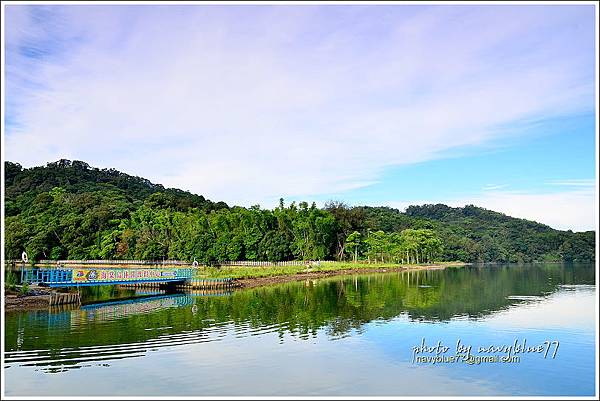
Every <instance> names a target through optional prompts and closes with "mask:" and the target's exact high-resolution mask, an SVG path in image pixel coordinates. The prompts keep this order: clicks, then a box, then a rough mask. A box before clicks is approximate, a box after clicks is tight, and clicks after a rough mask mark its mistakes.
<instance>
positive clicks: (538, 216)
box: [387, 189, 598, 231]
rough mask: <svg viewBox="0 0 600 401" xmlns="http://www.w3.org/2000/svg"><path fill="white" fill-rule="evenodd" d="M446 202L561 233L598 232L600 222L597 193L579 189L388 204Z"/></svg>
mask: <svg viewBox="0 0 600 401" xmlns="http://www.w3.org/2000/svg"><path fill="white" fill-rule="evenodd" d="M427 203H444V204H446V205H448V206H452V207H463V206H465V205H470V204H472V205H476V206H480V207H483V208H486V209H489V210H494V211H496V212H500V213H504V214H506V215H508V216H512V217H518V218H523V219H527V220H533V221H537V222H539V223H543V224H546V225H549V226H550V227H552V228H555V229H558V230H573V231H588V230H596V231H597V229H598V227H597V226H596V223H597V221H598V217H597V209H596V198H595V191H594V190H593V189H579V190H570V191H563V192H554V193H525V192H516V191H486V192H482V193H481V194H479V195H474V196H471V197H468V198H464V199H436V200H421V201H411V202H394V201H391V202H388V203H387V204H388V205H390V206H392V207H395V208H398V209H400V210H404V209H405V208H406V207H408V206H410V205H415V204H427Z"/></svg>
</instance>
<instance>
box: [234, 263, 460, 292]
mask: <svg viewBox="0 0 600 401" xmlns="http://www.w3.org/2000/svg"><path fill="white" fill-rule="evenodd" d="M466 265H467V263H462V262H456V263H445V264H428V265H414V266H413V265H408V266H406V265H404V266H402V265H399V266H397V267H373V268H367V267H356V268H352V269H340V270H318V271H308V272H299V273H296V274H281V275H276V276H265V277H249V278H238V279H235V282H236V283H237V284H239V288H241V289H244V288H257V287H264V286H268V285H275V284H280V283H287V282H292V281H302V280H310V279H319V278H325V277H334V276H346V275H356V274H371V273H393V272H401V271H419V270H443V269H445V268H447V267H463V266H466Z"/></svg>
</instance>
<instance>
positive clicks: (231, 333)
mask: <svg viewBox="0 0 600 401" xmlns="http://www.w3.org/2000/svg"><path fill="white" fill-rule="evenodd" d="M594 283H595V272H594V268H593V266H560V265H531V266H494V267H470V268H461V269H446V270H441V271H440V270H437V271H420V272H400V273H389V274H378V275H367V276H347V277H334V278H328V279H321V280H310V281H305V282H293V283H287V284H282V285H278V286H274V287H263V288H256V289H250V290H242V291H236V292H233V293H230V292H214V293H213V292H211V293H186V294H164V293H152V294H147V293H141V292H140V291H138V292H137V293H136V292H135V291H134V292H133V293H128V294H127V295H128V296H129V297H134V298H133V299H128V300H121V301H116V302H110V303H95V302H94V303H92V304H86V305H84V306H82V307H81V308H80V309H69V308H62V309H53V310H51V311H34V312H25V313H9V314H7V315H6V320H5V322H6V323H5V327H6V329H5V330H6V331H5V344H6V352H5V366H6V368H17V369H20V368H21V367H31V368H34V369H37V370H39V371H41V372H45V373H59V372H63V371H65V370H71V369H78V368H81V367H87V366H102V364H106V366H110V363H114V362H115V361H118V360H122V359H124V358H139V357H143V356H147V355H148V353H149V352H152V351H157V350H161V349H162V350H168V349H171V348H172V347H175V348H178V347H182V346H188V348H190V347H191V346H192V345H193V344H200V343H214V342H220V341H223V340H225V339H227V340H228V341H236V340H240V341H241V339H244V338H250V337H255V336H260V335H265V336H267V335H276V336H277V337H278V338H279V343H280V344H286V343H287V344H289V342H290V341H293V342H295V341H307V340H311V341H314V340H317V339H318V338H319V337H320V336H321V337H322V336H323V333H325V335H326V338H327V339H328V340H342V339H348V338H352V337H357V338H358V337H360V336H362V334H364V333H365V330H367V329H368V328H369V327H372V324H377V325H381V327H382V329H381V330H378V331H376V332H377V333H378V341H380V340H381V339H383V338H387V337H386V335H383V334H382V333H385V330H384V329H383V327H385V325H386V324H388V326H389V327H395V326H397V325H398V324H399V323H398V322H399V321H402V327H404V326H406V324H410V323H411V322H412V326H411V329H410V330H404V331H405V333H404V334H402V336H405V337H406V338H402V341H397V340H398V339H399V338H400V337H399V334H398V333H396V332H394V334H393V335H391V334H388V335H391V337H390V338H392V339H394V340H393V342H392V343H390V344H387V343H386V344H387V345H386V346H385V352H386V354H389V353H390V352H392V351H393V350H394V347H397V346H398V344H402V346H403V351H402V358H403V359H402V360H404V359H407V358H408V354H407V352H408V347H407V345H406V344H407V343H410V339H411V338H413V337H414V338H417V337H416V336H419V335H421V334H422V333H426V332H427V331H426V330H427V329H426V328H427V327H428V326H427V325H420V326H419V323H421V322H422V323H436V322H460V321H463V322H469V321H473V322H476V321H477V322H485V321H488V320H490V318H494V319H495V317H498V319H495V320H496V321H502V316H503V314H504V313H505V312H507V313H509V312H510V311H511V310H517V309H518V310H520V311H521V312H519V313H523V312H522V310H525V311H526V308H525V309H523V307H525V306H527V305H533V306H535V305H536V304H538V303H542V302H544V301H545V300H547V299H548V298H549V297H550V295H552V294H556V293H557V292H560V293H561V294H562V293H563V292H564V291H570V290H572V291H576V290H578V289H581V288H586V287H589V288H590V289H591V290H593V289H594V288H595V287H594ZM104 291H108V290H104ZM111 291H112V290H111ZM96 295H98V294H96ZM104 295H106V294H104ZM152 295H153V296H152ZM136 297H137V298H136ZM139 297H142V298H139ZM97 299H102V296H90V297H88V299H87V301H88V302H92V301H94V300H97ZM561 303H563V304H564V303H565V302H564V301H561V302H559V303H555V304H553V307H552V308H553V310H554V311H557V310H559V309H560V308H559V307H557V306H556V305H560V304H561ZM565 305H568V307H572V306H573V304H572V303H568V302H567V303H566V304H565ZM509 316H510V317H509V318H508V319H512V320H514V319H515V316H519V314H518V313H517V314H514V313H509ZM586 316H588V315H586ZM398 319H400V320H398ZM494 319H492V320H494ZM528 319H530V318H528ZM586 319H588V320H589V316H588V317H586ZM505 323H506V322H505ZM452 327H453V330H454V329H456V328H457V327H461V325H460V324H458V323H455V324H454V325H453V326H452ZM424 330H425V331H424ZM450 331H451V330H450V329H448V332H450ZM463 334H464V333H463ZM479 334H481V335H483V334H482V333H479ZM488 334H489V333H488ZM371 335H372V334H371ZM465 335H466V334H465ZM473 335H477V334H476V333H475V334H473ZM367 337H368V336H367ZM413 342H414V341H413ZM404 348H406V349H404ZM405 354H406V355H405ZM218 363H222V362H221V361H219V362H218ZM165 367H167V368H168V366H165ZM219 368H220V366H216V367H215V369H219ZM166 394H169V393H168V392H166Z"/></svg>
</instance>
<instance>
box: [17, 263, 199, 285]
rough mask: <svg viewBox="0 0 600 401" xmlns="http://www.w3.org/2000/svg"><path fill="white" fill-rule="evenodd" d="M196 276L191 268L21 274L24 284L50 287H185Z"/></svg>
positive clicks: (57, 270)
mask: <svg viewBox="0 0 600 401" xmlns="http://www.w3.org/2000/svg"><path fill="white" fill-rule="evenodd" d="M193 275H194V269H191V268H160V269H155V268H137V269H125V268H97V269H96V268H87V267H86V268H46V269H28V270H21V282H22V283H25V282H27V283H31V284H32V283H37V284H39V285H42V286H47V287H81V286H93V285H114V284H142V283H185V282H186V281H189V280H191V279H192V277H193Z"/></svg>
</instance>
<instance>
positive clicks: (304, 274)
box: [4, 262, 468, 312]
mask: <svg viewBox="0 0 600 401" xmlns="http://www.w3.org/2000/svg"><path fill="white" fill-rule="evenodd" d="M467 264H468V263H463V262H446V263H432V264H426V265H397V266H380V267H372V268H371V267H354V268H340V269H336V270H315V271H310V270H309V271H301V272H296V273H291V272H290V273H289V274H278V275H272V276H261V277H247V278H234V283H235V287H236V288H237V289H248V288H258V287H265V286H269V285H276V284H281V283H287V282H293V281H303V280H314V279H319V278H326V277H335V276H345V275H357V274H372V273H393V272H401V271H419V270H443V269H445V268H447V267H463V266H466V265H467ZM363 266H364V265H363ZM33 292H34V294H30V295H18V294H14V293H13V294H9V293H7V292H6V290H5V294H4V312H19V311H31V310H44V309H48V308H49V307H50V294H52V293H53V292H54V291H52V290H50V289H45V288H36V289H35V290H34V291H33Z"/></svg>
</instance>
